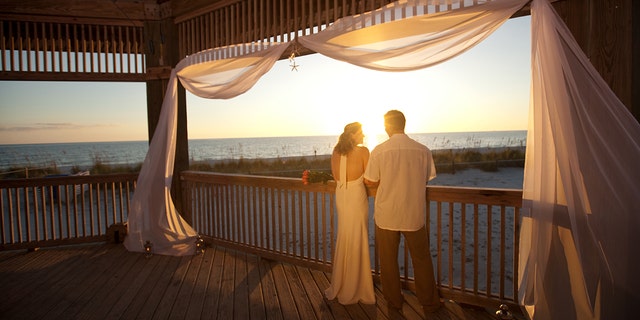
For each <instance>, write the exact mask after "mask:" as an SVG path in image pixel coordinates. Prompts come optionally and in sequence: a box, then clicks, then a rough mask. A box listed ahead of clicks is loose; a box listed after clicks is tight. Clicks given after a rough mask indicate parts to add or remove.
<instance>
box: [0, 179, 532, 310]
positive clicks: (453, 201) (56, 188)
mask: <svg viewBox="0 0 640 320" xmlns="http://www.w3.org/2000/svg"><path fill="white" fill-rule="evenodd" d="M136 179H137V175H136V174H114V175H89V176H66V177H51V178H37V179H13V180H0V218H1V219H0V240H1V241H0V250H13V249H30V248H37V247H44V246H56V245H63V244H73V243H82V242H95V241H106V240H107V233H108V228H109V227H110V226H111V225H114V224H119V223H123V222H125V221H126V219H127V216H128V212H129V206H130V200H131V197H132V196H133V192H134V190H135V183H136ZM180 180H181V183H182V190H183V193H182V200H183V206H184V208H185V209H184V212H183V215H184V216H185V219H186V220H187V221H189V222H190V223H191V225H192V226H193V227H194V228H195V229H196V230H197V231H198V232H199V233H200V235H201V236H202V237H203V238H204V239H205V240H206V241H208V242H209V243H214V244H218V245H222V246H226V247H230V248H235V249H239V250H242V251H245V252H249V253H253V254H256V255H259V256H261V257H263V258H268V259H274V260H279V261H284V262H290V263H294V264H297V265H301V266H305V267H310V268H315V269H318V270H322V271H330V270H331V260H332V259H331V257H332V254H333V248H334V244H335V243H334V241H335V236H336V230H337V219H336V210H335V194H334V190H335V183H334V182H333V181H329V182H328V183H327V184H322V183H314V184H309V185H304V184H303V183H302V182H301V180H300V179H299V178H277V177H265V176H249V175H236V174H219V173H208V172H195V171H185V172H183V173H182V174H181V175H180ZM425 196H426V197H427V200H428V201H429V206H428V208H427V210H426V212H425V214H426V217H427V223H428V226H429V232H430V245H431V248H430V251H431V254H432V256H433V257H434V269H435V272H436V281H437V283H438V285H439V289H440V292H441V295H442V296H443V297H444V298H447V299H453V300H455V301H458V302H462V303H469V304H473V305H479V306H491V307H494V308H495V307H496V306H497V305H498V304H500V303H506V304H508V305H511V306H513V307H515V308H517V301H518V299H517V292H518V290H517V283H516V279H517V278H518V274H517V272H518V259H517V257H518V236H519V222H520V211H521V204H522V191H520V190H507V189H477V188H461V187H440V186H427V187H426V188H425ZM369 201H370V208H371V212H373V210H372V208H373V201H374V198H372V197H370V198H369ZM371 214H372V213H371ZM370 220H372V219H370ZM369 223H370V227H369V230H370V236H369V237H370V248H371V250H372V255H371V256H372V265H373V268H372V269H373V270H372V272H373V276H374V277H376V278H377V277H378V276H379V263H378V257H377V254H376V252H375V246H374V245H373V241H372V240H371V239H373V238H374V237H375V235H374V234H373V232H374V229H375V228H373V221H370V222H369ZM463 226H464V227H463ZM400 260H401V270H402V271H401V272H402V275H401V276H402V278H403V280H404V282H403V283H404V284H405V286H406V287H407V288H410V289H412V288H413V287H414V284H413V270H412V266H411V264H410V259H409V255H408V252H407V250H406V249H404V250H401V258H400Z"/></svg>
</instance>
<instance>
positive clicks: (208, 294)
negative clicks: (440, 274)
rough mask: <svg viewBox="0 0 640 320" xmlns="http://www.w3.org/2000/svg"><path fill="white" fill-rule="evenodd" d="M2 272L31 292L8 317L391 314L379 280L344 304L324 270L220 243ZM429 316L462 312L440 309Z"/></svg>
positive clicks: (97, 252) (411, 311) (83, 252)
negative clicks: (328, 294) (365, 301)
mask: <svg viewBox="0 0 640 320" xmlns="http://www.w3.org/2000/svg"><path fill="white" fill-rule="evenodd" d="M6 257H9V258H6ZM11 257H12V258H11ZM34 257H35V258H36V259H34ZM37 260H40V261H37ZM21 261H24V262H27V263H28V265H29V266H30V267H29V268H24V267H23V268H22V272H20V271H15V272H14V271H13V270H12V269H11V268H10V267H11V266H14V267H16V268H17V269H19V268H20V265H19V264H18V263H16V262H21ZM29 261H31V262H29ZM36 262H38V263H36ZM0 270H2V276H3V278H5V277H6V278H11V279H15V282H8V281H3V282H2V285H0V289H1V290H2V292H11V293H14V292H21V291H20V290H24V292H25V294H23V295H22V297H21V298H20V299H17V300H10V299H11V297H13V296H12V295H7V297H6V298H5V299H4V301H0V305H6V301H10V302H11V305H12V307H11V308H8V309H7V308H5V309H0V312H1V314H2V317H3V318H47V319H57V318H58V319H68V318H78V319H81V318H100V319H106V318H119V319H139V318H145V319H150V318H152V317H156V318H165V317H169V318H172V319H173V318H175V319H193V318H209V319H215V318H216V317H217V316H218V315H220V316H219V317H217V318H218V319H228V318H236V319H244V318H248V317H250V318H252V319H285V318H286V319H290V318H292V319H293V318H302V319H314V318H321V319H334V318H335V319H387V318H388V310H387V309H386V301H385V299H384V297H383V295H382V292H381V291H380V290H379V287H377V286H376V287H375V290H376V291H375V293H376V299H377V305H360V304H355V305H350V306H342V305H340V304H339V303H338V302H337V301H326V300H325V299H324V296H323V291H324V289H325V288H327V287H328V286H329V280H328V277H327V274H326V273H323V272H321V271H318V270H309V269H306V268H303V267H300V266H295V265H291V264H283V263H282V262H275V261H269V260H266V259H259V258H258V257H256V256H254V255H250V254H246V253H244V252H237V251H232V250H225V249H224V248H220V247H212V248H207V250H206V251H205V254H204V255H200V256H185V257H170V256H161V255H154V256H151V257H150V258H145V257H144V255H142V254H140V253H132V252H128V251H127V250H126V249H125V248H124V247H123V246H122V245H98V246H93V245H92V246H82V247H66V248H56V249H48V250H42V251H38V252H35V253H30V254H16V253H8V254H5V253H1V254H0ZM36 274H37V275H38V276H36ZM43 275H47V276H43ZM223 275H224V277H223ZM28 279H37V280H38V281H36V282H34V283H37V285H33V286H31V285H29V286H23V285H22V284H23V283H24V282H25V280H28ZM225 281H226V283H225ZM27 282H28V281H27ZM8 283H9V284H11V283H12V284H11V285H10V286H8V285H7V284H8ZM404 293H405V299H406V300H407V303H406V304H405V306H404V310H403V312H404V316H405V318H406V319H424V317H423V315H422V310H421V308H420V305H419V303H418V300H417V298H416V297H415V295H413V293H411V292H410V291H405V292H404ZM227 297H230V299H229V300H228V301H229V302H230V305H229V306H228V307H226V309H227V311H222V312H221V311H220V308H218V306H219V304H218V300H223V301H224V300H225V299H227ZM242 301H245V303H244V304H243V303H242ZM247 302H248V304H247ZM223 303H224V302H223ZM234 303H235V309H234V307H233V304H234ZM187 306H188V307H187ZM220 306H223V304H220ZM462 309H463V310H464V312H465V314H464V316H465V318H466V319H470V320H471V319H491V318H490V317H489V314H488V313H487V312H486V311H483V309H477V308H476V309H475V310H474V309H471V311H473V312H471V311H469V308H468V307H465V306H464V305H463V306H462ZM7 311H8V312H7ZM234 311H235V313H234V314H231V313H230V312H234ZM428 319H457V317H455V316H454V315H453V314H451V311H450V310H442V311H439V312H437V313H436V314H434V315H429V317H428ZM518 319H524V318H518Z"/></svg>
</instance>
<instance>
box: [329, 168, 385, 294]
mask: <svg viewBox="0 0 640 320" xmlns="http://www.w3.org/2000/svg"><path fill="white" fill-rule="evenodd" d="M346 172H347V157H346V156H344V155H343V156H341V157H340V179H339V181H338V182H337V185H336V206H337V209H338V236H337V239H336V246H335V248H334V255H333V268H332V272H331V285H330V286H329V288H327V290H326V291H325V295H326V296H327V298H328V299H329V300H332V299H335V298H337V299H338V302H340V303H341V304H354V303H358V302H361V303H365V304H374V303H376V299H375V293H374V291H373V278H372V276H371V262H370V259H369V237H368V213H369V200H368V198H367V190H366V188H365V186H364V183H363V177H362V176H360V177H359V178H358V179H356V180H353V181H349V182H346V181H347V177H346Z"/></svg>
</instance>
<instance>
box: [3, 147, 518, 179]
mask: <svg viewBox="0 0 640 320" xmlns="http://www.w3.org/2000/svg"><path fill="white" fill-rule="evenodd" d="M524 157H525V149H524V148H493V149H484V150H483V149H449V150H434V151H433V158H434V161H435V163H436V169H437V170H438V172H440V173H455V172H456V170H464V169H468V168H479V169H481V170H484V171H489V172H491V171H497V170H498V168H499V167H524ZM141 167H142V163H137V164H133V165H131V164H127V165H110V164H107V163H105V162H104V161H102V159H101V158H100V157H94V159H93V165H92V166H91V167H89V168H81V167H79V166H73V167H71V169H70V172H71V173H72V174H75V173H78V172H81V171H85V170H88V171H90V172H91V174H108V173H135V172H140V168H141ZM307 169H308V170H314V171H322V172H327V173H329V172H331V158H330V156H329V155H322V156H306V157H302V156H301V157H288V158H275V159H244V158H240V159H238V160H216V161H198V162H196V161H192V162H191V164H190V166H189V170H194V171H207V172H222V173H238V174H250V175H263V176H277V177H292V178H300V177H301V176H302V172H303V171H304V170H307ZM61 173H62V172H61V170H60V169H59V168H58V167H57V166H56V165H55V163H53V164H52V165H51V166H49V167H46V168H17V167H12V168H10V169H9V170H6V171H3V172H0V177H1V178H3V179H18V178H25V177H29V178H37V177H45V176H48V175H55V174H61Z"/></svg>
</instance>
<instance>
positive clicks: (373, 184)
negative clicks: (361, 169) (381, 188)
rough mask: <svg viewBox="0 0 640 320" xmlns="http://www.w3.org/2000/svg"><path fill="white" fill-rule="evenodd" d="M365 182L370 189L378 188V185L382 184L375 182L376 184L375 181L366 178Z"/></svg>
mask: <svg viewBox="0 0 640 320" xmlns="http://www.w3.org/2000/svg"><path fill="white" fill-rule="evenodd" d="M363 180H364V185H365V186H367V187H369V188H377V187H378V185H379V184H380V181H375V182H374V181H371V180H368V179H366V178H363Z"/></svg>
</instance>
